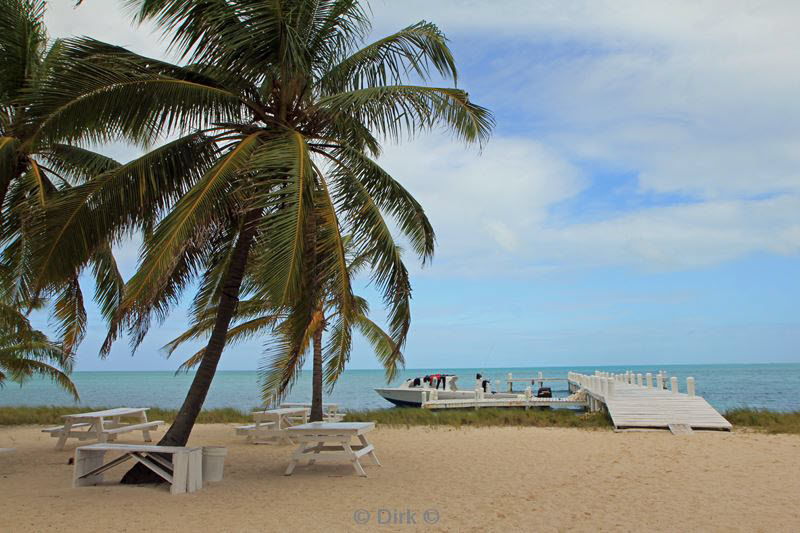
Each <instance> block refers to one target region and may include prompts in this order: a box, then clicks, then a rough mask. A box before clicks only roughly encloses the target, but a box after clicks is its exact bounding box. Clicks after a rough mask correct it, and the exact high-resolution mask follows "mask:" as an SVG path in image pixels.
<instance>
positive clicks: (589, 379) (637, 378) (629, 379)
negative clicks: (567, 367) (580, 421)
mask: <svg viewBox="0 0 800 533" xmlns="http://www.w3.org/2000/svg"><path fill="white" fill-rule="evenodd" d="M567 379H568V380H569V382H570V383H572V384H575V385H577V386H578V388H580V389H584V390H586V391H587V392H588V393H589V408H590V409H591V410H593V411H597V410H599V409H600V408H601V406H602V404H603V403H605V402H606V400H609V399H613V398H614V395H615V393H616V390H617V388H618V387H619V386H625V385H630V386H633V387H639V388H646V389H652V388H653V374H652V373H650V372H648V373H647V374H644V375H643V374H641V373H634V372H631V371H630V370H627V371H625V373H624V374H623V373H619V374H614V373H610V372H601V371H599V370H595V372H594V375H591V376H589V375H586V374H581V373H579V372H569V373H567ZM665 382H666V374H665V372H664V371H663V370H661V371H659V372H658V373H657V374H656V388H657V389H658V390H664V389H665V387H664V383H665ZM669 384H670V391H671V392H672V394H678V393H679V392H680V390H679V388H678V378H677V377H674V376H673V377H671V378H670V379H669ZM686 394H687V395H688V396H695V380H694V378H693V377H688V378H686Z"/></svg>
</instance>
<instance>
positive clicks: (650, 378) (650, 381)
mask: <svg viewBox="0 0 800 533" xmlns="http://www.w3.org/2000/svg"><path fill="white" fill-rule="evenodd" d="M645 378H646V379H647V388H648V389H652V388H653V374H652V373H651V372H648V373H647V375H646V376H645Z"/></svg>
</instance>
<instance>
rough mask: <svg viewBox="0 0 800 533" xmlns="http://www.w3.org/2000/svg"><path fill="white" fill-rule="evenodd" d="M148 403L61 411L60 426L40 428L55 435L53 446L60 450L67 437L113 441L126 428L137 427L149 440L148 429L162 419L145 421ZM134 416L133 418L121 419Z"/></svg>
mask: <svg viewBox="0 0 800 533" xmlns="http://www.w3.org/2000/svg"><path fill="white" fill-rule="evenodd" d="M148 409H149V407H117V408H116V409H106V410H104V411H92V412H90V413H73V414H70V415H63V416H62V418H63V419H64V425H63V426H56V427H52V428H47V429H43V430H42V432H44V433H50V436H51V437H58V442H57V443H56V450H63V449H64V444H65V443H66V442H67V439H68V438H75V439H78V440H87V439H97V440H98V441H99V442H108V441H113V440H115V439H116V438H117V435H119V434H121V433H127V432H129V431H141V432H142V437H143V438H144V441H145V442H151V441H152V439H151V438H150V431H151V430H153V429H156V428H157V427H158V426H159V425H160V424H163V423H164V421H163V420H153V421H150V422H148V420H147V411H148ZM131 418H133V419H134V422H130V421H129V420H123V419H131Z"/></svg>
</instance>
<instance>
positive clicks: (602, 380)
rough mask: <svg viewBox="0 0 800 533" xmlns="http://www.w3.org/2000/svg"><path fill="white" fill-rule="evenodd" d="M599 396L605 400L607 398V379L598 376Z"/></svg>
mask: <svg viewBox="0 0 800 533" xmlns="http://www.w3.org/2000/svg"><path fill="white" fill-rule="evenodd" d="M600 394H601V395H602V396H603V398H605V397H606V396H608V378H606V377H603V376H600Z"/></svg>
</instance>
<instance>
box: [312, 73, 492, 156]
mask: <svg viewBox="0 0 800 533" xmlns="http://www.w3.org/2000/svg"><path fill="white" fill-rule="evenodd" d="M315 107H316V109H317V110H318V112H320V113H323V114H325V115H333V116H334V117H335V116H337V115H339V114H344V115H351V116H353V117H354V118H355V119H356V120H357V121H359V122H362V123H363V124H365V125H366V126H367V127H368V128H370V129H372V130H374V131H377V132H379V133H380V134H381V135H383V136H384V137H386V138H389V139H392V140H395V141H399V140H401V139H402V138H403V137H404V136H406V137H410V136H413V135H415V134H417V133H419V132H420V131H424V130H430V129H432V128H434V127H436V126H441V127H443V128H445V129H446V130H447V131H449V132H451V133H452V134H453V135H454V136H455V137H456V138H458V139H461V140H463V141H466V142H479V143H484V142H486V141H487V140H488V138H489V135H490V133H491V131H492V128H493V127H494V119H493V118H492V115H491V113H489V111H488V110H487V109H486V108H483V107H481V106H479V105H477V104H474V103H472V102H470V100H469V95H467V93H466V92H464V91H461V90H459V89H449V88H439V87H424V86H415V85H387V86H381V87H369V88H365V89H356V90H353V91H347V92H341V93H338V94H333V95H330V96H324V97H322V98H320V99H319V100H318V101H317V103H316V106H315Z"/></svg>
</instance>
